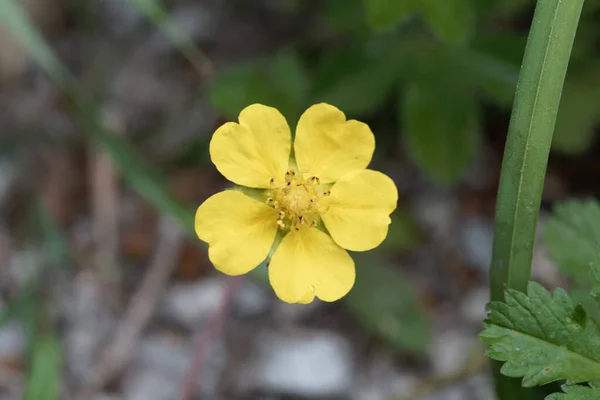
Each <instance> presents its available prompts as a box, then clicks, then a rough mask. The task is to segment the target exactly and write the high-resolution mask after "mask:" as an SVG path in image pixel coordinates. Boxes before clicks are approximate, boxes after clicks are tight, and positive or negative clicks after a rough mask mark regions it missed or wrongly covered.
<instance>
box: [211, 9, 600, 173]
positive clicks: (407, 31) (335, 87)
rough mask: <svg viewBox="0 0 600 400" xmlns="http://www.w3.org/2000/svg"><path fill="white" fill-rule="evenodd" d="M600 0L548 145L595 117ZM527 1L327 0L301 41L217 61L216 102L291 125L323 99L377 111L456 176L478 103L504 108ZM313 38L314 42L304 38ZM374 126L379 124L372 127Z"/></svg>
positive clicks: (576, 145) (429, 163) (432, 163)
mask: <svg viewBox="0 0 600 400" xmlns="http://www.w3.org/2000/svg"><path fill="white" fill-rule="evenodd" d="M599 4H600V1H598V0H589V1H587V2H586V5H585V7H584V13H583V16H582V20H581V23H580V29H579V36H578V38H577V41H576V46H575V49H574V51H573V60H572V63H571V68H570V71H569V74H568V77H567V84H566V89H565V93H564V96H563V98H562V103H561V107H560V111H559V116H558V122H557V126H556V135H555V139H554V143H553V148H554V150H557V151H561V152H566V153H570V154H579V153H582V152H584V151H586V150H587V149H588V148H589V146H590V145H591V144H592V142H593V140H594V136H595V131H596V128H597V126H598V123H599V122H600V112H598V109H597V107H596V104H598V103H599V101H600V81H598V76H600V65H598V62H597V61H598V55H597V52H595V51H594V50H593V49H594V48H595V47H594V46H595V45H597V43H598V41H599V40H600V24H598V23H597V21H598V9H599ZM534 5H535V2H534V0H446V1H438V0H400V1H391V0H328V1H326V2H323V3H322V10H321V15H320V18H317V20H316V21H315V26H314V29H312V30H311V32H310V37H308V38H306V40H297V41H296V43H297V44H296V45H295V46H293V48H290V46H289V45H288V46H286V47H285V49H284V50H282V51H281V52H280V53H275V54H273V55H269V56H266V57H264V58H263V59H261V60H254V61H252V62H248V63H246V64H244V65H236V66H234V67H231V68H230V69H225V70H223V71H222V72H221V73H220V74H219V75H218V77H217V79H216V80H215V81H214V84H213V85H212V87H211V98H212V99H213V104H214V105H215V106H216V107H217V108H218V109H220V110H221V111H223V112H224V113H226V114H227V115H228V116H229V117H232V118H233V117H237V114H238V113H239V111H240V110H241V109H242V108H243V107H244V106H246V105H248V104H251V103H253V102H263V103H266V104H269V105H272V106H275V107H278V108H279V109H280V110H282V112H283V113H284V114H285V115H286V116H287V117H288V118H289V119H290V122H291V123H292V125H293V124H294V122H295V120H297V118H298V116H299V115H300V113H301V112H302V111H303V110H304V109H305V108H306V107H307V106H309V105H310V104H313V103H316V102H320V101H325V102H328V103H331V104H334V105H336V106H338V107H339V108H340V109H341V110H343V111H344V112H345V113H347V115H348V116H349V118H361V119H366V120H368V119H369V118H371V117H373V116H374V115H375V114H377V113H378V112H383V111H382V110H388V107H385V105H387V104H390V103H394V104H397V110H398V112H397V114H396V115H387V118H386V120H387V121H389V124H390V125H391V126H393V127H394V126H395V127H396V128H395V129H396V131H397V132H398V134H399V136H400V140H401V142H402V143H403V145H404V148H405V151H406V152H408V154H409V155H410V156H411V157H412V159H413V160H414V162H415V163H416V164H417V165H418V166H419V167H420V168H422V169H423V170H424V171H425V172H426V173H427V174H429V176H431V177H432V178H434V179H435V180H436V181H437V182H439V183H444V184H453V183H457V182H458V181H459V180H460V178H461V177H462V176H463V174H464V173H465V171H466V169H467V168H468V167H469V166H470V165H471V162H472V161H473V159H474V157H476V156H477V154H478V149H479V147H480V144H481V135H482V131H483V129H482V123H483V122H484V119H483V118H482V105H484V104H485V105H488V106H493V107H496V108H498V109H500V110H503V111H505V112H506V113H507V114H508V111H509V109H510V106H511V105H512V99H513V94H514V91H515V86H516V81H517V76H518V71H519V66H520V63H521V58H522V55H523V51H524V46H525V39H526V33H527V28H528V26H529V21H530V18H531V15H532V11H533V8H534ZM314 37H317V38H318V39H319V40H318V43H314V40H312V39H313V38H314ZM373 128H374V130H375V131H376V132H377V126H374V127H373Z"/></svg>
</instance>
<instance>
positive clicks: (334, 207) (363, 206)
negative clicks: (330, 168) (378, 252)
mask: <svg viewBox="0 0 600 400" xmlns="http://www.w3.org/2000/svg"><path fill="white" fill-rule="evenodd" d="M397 203H398V189H397V188H396V185H395V184H394V181H392V180H391V179H390V178H389V177H388V176H387V175H385V174H382V173H381V172H378V171H373V170H369V169H367V170H363V171H356V172H353V173H350V174H347V175H345V176H344V177H342V178H341V179H340V180H339V181H337V182H336V183H335V184H334V185H333V186H332V187H331V195H330V196H328V197H325V198H323V199H322V200H321V204H320V206H321V207H322V209H323V211H322V212H321V218H322V219H323V222H324V223H325V226H326V227H327V230H328V231H329V233H330V234H331V237H332V238H333V240H334V241H335V242H336V243H337V244H338V245H340V246H341V247H343V248H345V249H348V250H351V251H366V250H370V249H373V248H375V247H377V246H379V245H380V244H381V242H383V240H384V239H385V237H386V236H387V232H388V225H389V224H390V222H391V220H390V214H391V213H392V211H394V210H395V209H396V206H397Z"/></svg>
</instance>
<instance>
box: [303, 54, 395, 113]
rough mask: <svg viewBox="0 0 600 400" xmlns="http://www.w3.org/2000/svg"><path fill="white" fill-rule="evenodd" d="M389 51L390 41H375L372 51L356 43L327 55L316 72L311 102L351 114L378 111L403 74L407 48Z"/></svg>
mask: <svg viewBox="0 0 600 400" xmlns="http://www.w3.org/2000/svg"><path fill="white" fill-rule="evenodd" d="M386 46H387V47H386ZM373 47H376V48H375V49H373ZM388 50H389V46H388V44H387V43H375V46H369V49H368V50H367V49H366V48H365V46H362V47H359V46H356V47H352V48H349V49H345V50H343V51H339V52H335V53H331V54H328V55H326V56H324V57H323V59H322V61H321V64H320V65H319V66H318V68H317V72H316V74H315V83H314V87H315V88H314V91H315V93H314V94H313V95H312V97H311V98H312V101H311V103H318V102H322V101H323V102H326V103H329V104H333V105H335V106H336V107H338V108H340V109H341V110H343V111H344V113H347V114H350V115H364V114H369V113H371V112H373V111H374V110H376V109H377V108H378V107H379V106H380V105H381V104H383V103H384V102H385V101H386V100H387V99H388V97H389V95H390V93H391V92H392V91H393V89H394V86H395V84H396V81H397V78H398V76H399V75H400V73H401V69H400V65H401V64H402V61H403V60H402V57H401V55H402V54H404V53H403V52H402V50H403V49H401V48H398V47H397V46H396V51H395V52H390V51H388Z"/></svg>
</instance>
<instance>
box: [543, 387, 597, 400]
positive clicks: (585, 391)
mask: <svg viewBox="0 0 600 400" xmlns="http://www.w3.org/2000/svg"><path fill="white" fill-rule="evenodd" d="M562 389H563V391H564V393H554V394H551V395H550V396H548V397H546V400H597V399H600V388H598V387H589V386H582V385H563V387H562Z"/></svg>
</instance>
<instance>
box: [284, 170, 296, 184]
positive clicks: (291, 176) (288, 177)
mask: <svg viewBox="0 0 600 400" xmlns="http://www.w3.org/2000/svg"><path fill="white" fill-rule="evenodd" d="M294 176H296V173H295V172H294V171H292V170H291V169H290V170H289V171H288V172H286V173H285V181H286V182H291V181H292V180H293V179H294Z"/></svg>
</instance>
